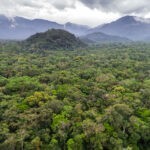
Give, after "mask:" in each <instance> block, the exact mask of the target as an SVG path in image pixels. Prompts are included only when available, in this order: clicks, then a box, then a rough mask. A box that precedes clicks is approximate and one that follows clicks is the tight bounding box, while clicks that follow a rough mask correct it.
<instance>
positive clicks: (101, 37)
mask: <svg viewBox="0 0 150 150" xmlns="http://www.w3.org/2000/svg"><path fill="white" fill-rule="evenodd" d="M80 39H81V40H82V41H83V42H85V43H91V44H94V43H95V44H100V43H119V42H121V43H123V42H131V40H129V39H127V38H124V37H120V36H114V35H108V34H105V33H102V32H94V33H90V34H87V35H85V36H81V37H80Z"/></svg>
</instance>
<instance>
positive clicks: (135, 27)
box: [89, 16, 150, 41]
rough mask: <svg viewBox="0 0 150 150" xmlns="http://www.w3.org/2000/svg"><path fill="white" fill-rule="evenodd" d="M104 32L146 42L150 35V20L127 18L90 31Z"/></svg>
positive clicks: (134, 17)
mask: <svg viewBox="0 0 150 150" xmlns="http://www.w3.org/2000/svg"><path fill="white" fill-rule="evenodd" d="M89 32H90V33H93V32H103V33H106V34H110V35H117V36H121V37H126V38H129V39H131V40H135V41H137V40H139V41H141V40H145V39H146V38H147V37H149V35H150V19H143V18H139V17H136V16H125V17H122V18H120V19H118V20H116V21H114V22H111V23H108V24H104V25H102V26H99V27H96V28H93V29H91V30H89Z"/></svg>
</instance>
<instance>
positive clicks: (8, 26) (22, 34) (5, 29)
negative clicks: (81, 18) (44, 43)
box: [0, 15, 89, 40]
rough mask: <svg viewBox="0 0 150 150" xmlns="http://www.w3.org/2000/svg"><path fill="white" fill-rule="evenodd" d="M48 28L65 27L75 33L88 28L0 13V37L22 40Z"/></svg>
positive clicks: (78, 33)
mask: <svg viewBox="0 0 150 150" xmlns="http://www.w3.org/2000/svg"><path fill="white" fill-rule="evenodd" d="M48 29H65V30H68V31H70V32H71V33H73V34H75V35H81V34H82V33H84V32H85V31H86V30H88V29H89V28H88V27H87V26H83V25H77V24H72V23H69V24H68V23H67V24H65V25H63V24H58V23H56V22H52V21H48V20H43V19H34V20H30V19H26V18H23V17H14V18H8V17H6V16H4V15H0V39H11V40H23V39H26V38H28V37H29V36H31V35H33V34H35V33H38V32H45V31H47V30H48Z"/></svg>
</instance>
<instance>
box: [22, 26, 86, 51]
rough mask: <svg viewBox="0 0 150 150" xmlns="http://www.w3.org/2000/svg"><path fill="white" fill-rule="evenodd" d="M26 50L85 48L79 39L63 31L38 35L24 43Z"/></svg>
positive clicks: (49, 31) (54, 30) (52, 30)
mask: <svg viewBox="0 0 150 150" xmlns="http://www.w3.org/2000/svg"><path fill="white" fill-rule="evenodd" d="M23 46H24V48H27V49H30V50H31V51H38V50H66V49H68V50H72V49H75V48H79V47H83V46H85V44H84V43H82V42H81V41H80V40H79V39H78V38H76V37H75V36H74V35H73V34H71V33H69V32H68V31H65V30H62V29H51V30H48V31H46V32H43V33H36V34H35V35H32V36H31V37H29V38H28V39H27V40H25V41H24V42H23Z"/></svg>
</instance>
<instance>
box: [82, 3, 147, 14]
mask: <svg viewBox="0 0 150 150" xmlns="http://www.w3.org/2000/svg"><path fill="white" fill-rule="evenodd" d="M80 1H81V2H82V3H83V4H85V5H86V6H87V7H89V8H91V9H93V8H96V9H101V10H103V11H107V12H108V11H109V12H118V13H122V14H127V13H143V12H145V13H146V12H149V10H150V1H149V0H92V1H91V0H80Z"/></svg>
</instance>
